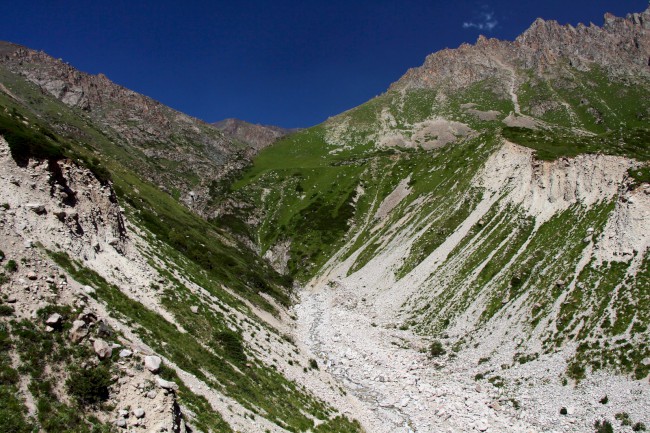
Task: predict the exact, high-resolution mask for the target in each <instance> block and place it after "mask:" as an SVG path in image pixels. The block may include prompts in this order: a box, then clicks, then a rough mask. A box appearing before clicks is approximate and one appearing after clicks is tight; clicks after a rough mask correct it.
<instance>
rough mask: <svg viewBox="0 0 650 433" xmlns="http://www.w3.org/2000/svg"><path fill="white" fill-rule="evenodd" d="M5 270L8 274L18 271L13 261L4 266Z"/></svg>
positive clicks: (16, 264)
mask: <svg viewBox="0 0 650 433" xmlns="http://www.w3.org/2000/svg"><path fill="white" fill-rule="evenodd" d="M5 269H6V270H8V271H9V272H16V271H17V270H18V263H16V261H15V260H13V259H12V260H9V261H8V262H7V264H6V265H5Z"/></svg>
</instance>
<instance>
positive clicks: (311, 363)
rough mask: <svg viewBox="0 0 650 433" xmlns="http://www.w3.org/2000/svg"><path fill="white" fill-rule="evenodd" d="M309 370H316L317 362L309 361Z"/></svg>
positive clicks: (312, 359)
mask: <svg viewBox="0 0 650 433" xmlns="http://www.w3.org/2000/svg"><path fill="white" fill-rule="evenodd" d="M309 368H311V369H312V370H318V362H317V361H316V360H315V359H314V358H311V359H310V360H309Z"/></svg>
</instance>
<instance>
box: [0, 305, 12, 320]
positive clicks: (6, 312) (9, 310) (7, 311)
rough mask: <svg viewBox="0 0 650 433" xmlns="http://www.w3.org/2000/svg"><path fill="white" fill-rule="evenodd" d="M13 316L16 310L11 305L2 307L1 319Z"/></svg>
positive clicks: (0, 307)
mask: <svg viewBox="0 0 650 433" xmlns="http://www.w3.org/2000/svg"><path fill="white" fill-rule="evenodd" d="M12 314H14V308H13V307H12V306H11V305H0V317H2V316H11V315H12Z"/></svg>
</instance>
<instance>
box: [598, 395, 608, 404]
mask: <svg viewBox="0 0 650 433" xmlns="http://www.w3.org/2000/svg"><path fill="white" fill-rule="evenodd" d="M608 401H609V398H608V397H607V394H605V397H603V398H601V399H600V404H607V402H608Z"/></svg>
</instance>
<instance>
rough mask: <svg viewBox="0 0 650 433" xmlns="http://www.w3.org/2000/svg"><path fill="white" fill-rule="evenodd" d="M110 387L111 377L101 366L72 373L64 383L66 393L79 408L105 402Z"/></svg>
mask: <svg viewBox="0 0 650 433" xmlns="http://www.w3.org/2000/svg"><path fill="white" fill-rule="evenodd" d="M110 385H111V375H110V373H109V371H108V369H107V368H106V367H103V366H100V367H95V368H91V369H88V370H76V371H73V372H72V374H71V375H70V378H69V379H68V380H67V381H66V387H67V388H68V392H69V393H70V395H71V396H72V397H73V398H74V399H75V400H76V401H77V403H78V404H79V405H81V406H88V405H91V404H96V403H100V402H102V401H105V400H107V399H108V387H109V386H110Z"/></svg>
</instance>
